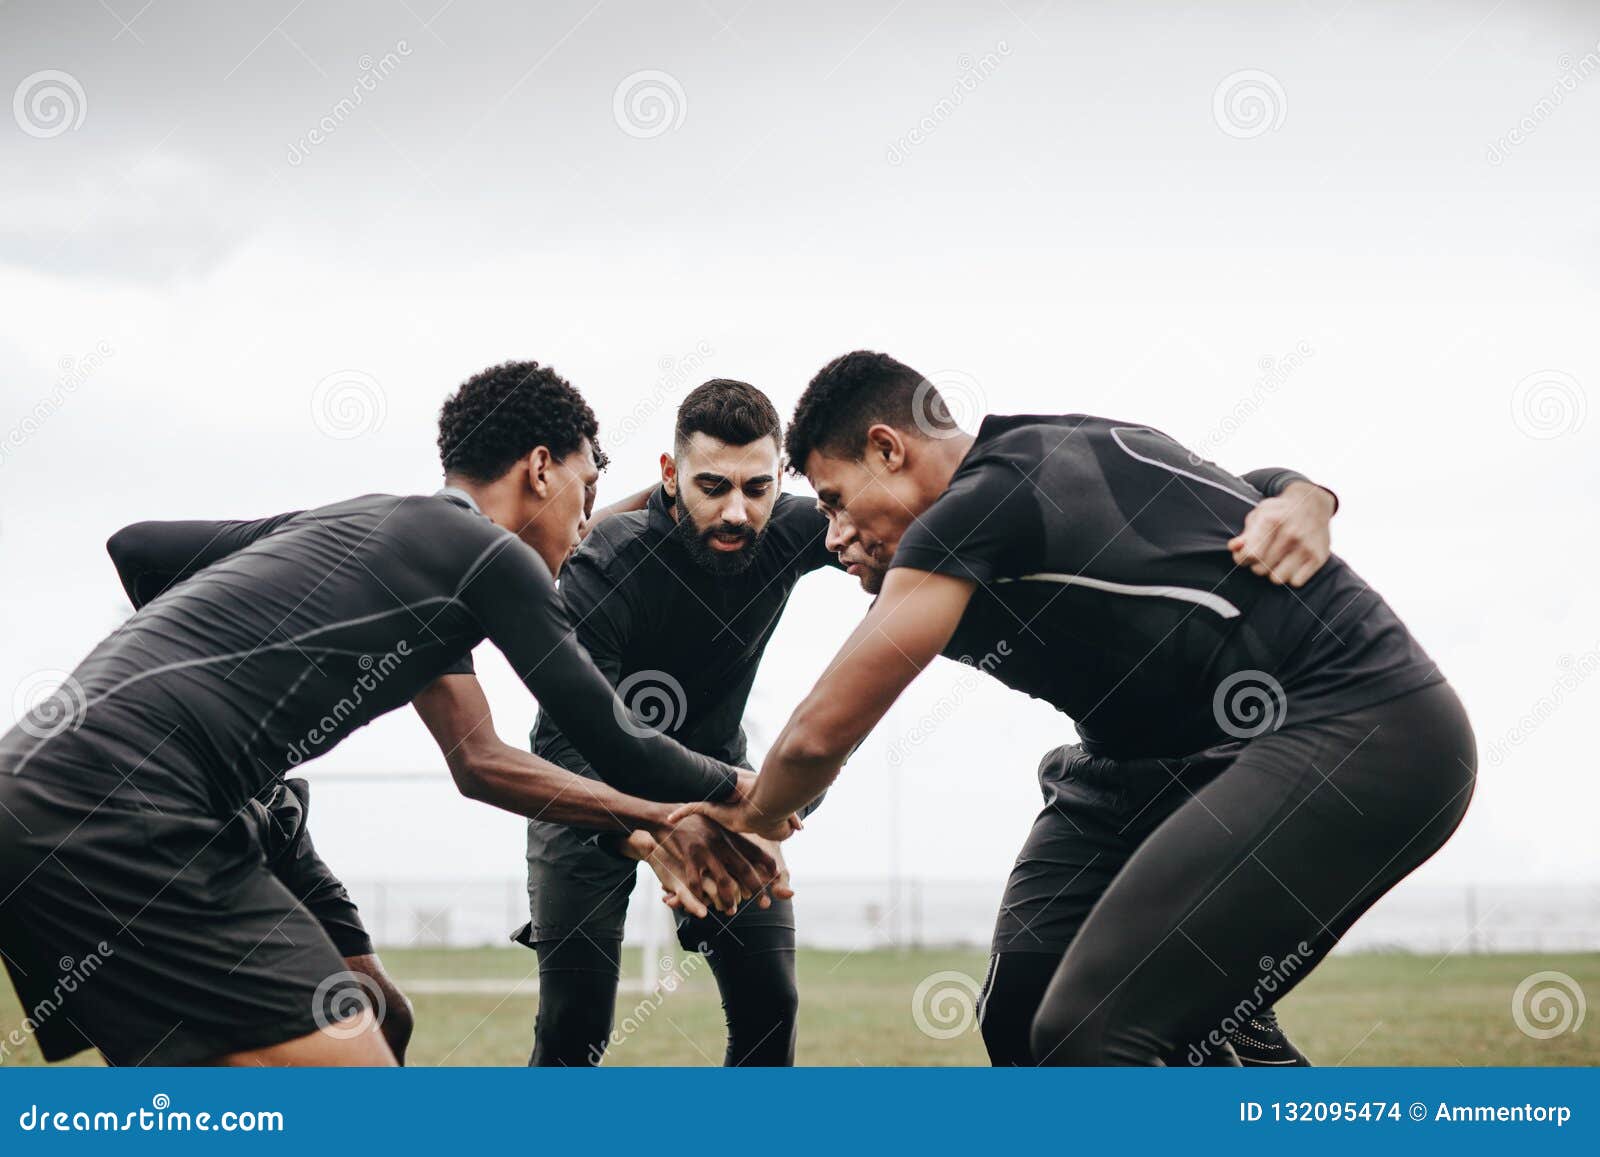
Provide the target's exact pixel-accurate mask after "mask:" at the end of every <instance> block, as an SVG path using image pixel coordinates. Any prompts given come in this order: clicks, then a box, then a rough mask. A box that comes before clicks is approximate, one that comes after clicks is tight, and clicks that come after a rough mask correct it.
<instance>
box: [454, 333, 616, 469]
mask: <svg viewBox="0 0 1600 1157" xmlns="http://www.w3.org/2000/svg"><path fill="white" fill-rule="evenodd" d="M599 429H600V424H599V423H598V422H597V421H595V416H594V411H593V410H591V409H590V408H589V403H588V402H585V401H584V400H583V395H582V394H580V393H578V391H577V390H575V389H573V387H572V383H570V382H568V381H567V379H565V378H563V377H562V376H561V375H560V374H558V373H556V372H555V370H553V369H551V368H550V367H549V366H541V365H540V364H539V363H538V362H503V363H501V364H500V365H498V366H490V367H489V368H488V369H486V370H484V371H483V372H482V373H477V374H473V375H472V377H470V378H468V379H467V380H466V381H465V382H463V383H462V384H461V388H460V389H458V390H457V391H456V392H455V393H453V394H451V395H450V396H449V397H448V398H446V399H445V400H444V405H443V406H441V407H439V461H440V462H442V463H443V464H444V472H445V473H446V474H456V475H460V476H461V477H463V478H468V479H471V480H472V481H474V482H493V481H494V480H495V479H496V478H499V477H500V476H501V475H503V474H504V473H505V472H506V471H507V470H509V469H511V466H512V464H513V463H514V462H516V461H517V460H518V459H520V458H525V457H526V456H527V455H529V454H531V453H532V452H533V450H534V449H535V447H538V446H543V447H545V448H546V449H548V450H549V451H550V453H551V454H552V455H553V456H554V457H555V459H556V461H558V462H559V461H561V460H562V459H564V458H566V456H567V455H568V454H571V453H572V452H573V451H575V450H577V449H578V448H579V447H580V446H582V445H583V440H584V439H585V438H587V439H589V441H590V443H591V444H592V445H593V446H594V460H595V463H596V465H598V466H599V467H600V468H601V469H602V470H603V469H605V466H606V456H605V454H603V453H602V452H601V450H600V443H599V441H598V440H597V437H596V436H597V434H598V433H599Z"/></svg>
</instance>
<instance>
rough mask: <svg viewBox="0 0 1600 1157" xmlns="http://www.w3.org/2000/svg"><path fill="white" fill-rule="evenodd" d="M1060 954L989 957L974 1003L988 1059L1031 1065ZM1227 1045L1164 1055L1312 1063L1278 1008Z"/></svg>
mask: <svg viewBox="0 0 1600 1157" xmlns="http://www.w3.org/2000/svg"><path fill="white" fill-rule="evenodd" d="M1060 965H1061V957H1060V956H1059V955H1054V954H1052V953H1049V952H997V953H995V955H993V956H991V957H990V958H989V974H988V976H987V977H986V978H985V979H984V982H983V994H982V996H981V997H980V998H979V1003H978V1026H979V1028H981V1029H982V1031H983V1045H984V1048H986V1049H987V1050H988V1051H989V1063H990V1064H992V1065H1001V1066H1006V1065H1014V1066H1024V1067H1026V1066H1031V1065H1033V1064H1035V1061H1034V1059H1033V1044H1032V1034H1033V1019H1034V1017H1036V1016H1037V1015H1038V1014H1039V1006H1040V1004H1042V1003H1043V1002H1044V994H1045V990H1046V989H1048V988H1049V987H1050V981H1051V980H1052V979H1054V977H1055V974H1056V969H1057V968H1059V967H1060ZM1227 1041H1228V1043H1227V1047H1213V1048H1204V1047H1202V1046H1203V1045H1204V1042H1200V1043H1199V1044H1197V1045H1196V1046H1194V1051H1193V1052H1191V1051H1190V1049H1189V1048H1183V1049H1180V1050H1179V1051H1178V1052H1176V1053H1174V1054H1173V1055H1171V1056H1169V1057H1166V1058H1164V1059H1165V1061H1166V1063H1167V1064H1169V1065H1187V1064H1194V1063H1195V1061H1196V1058H1197V1057H1198V1058H1199V1063H1201V1064H1204V1065H1207V1066H1220V1065H1232V1064H1233V1063H1234V1062H1235V1060H1237V1062H1238V1063H1239V1064H1241V1065H1243V1066H1245V1067H1247V1068H1254V1067H1257V1066H1260V1067H1270V1068H1280V1067H1296V1068H1305V1067H1307V1066H1309V1065H1310V1064H1311V1062H1310V1061H1309V1060H1307V1059H1306V1057H1305V1054H1304V1053H1302V1052H1301V1051H1300V1050H1299V1049H1298V1048H1296V1047H1295V1045H1294V1042H1293V1041H1291V1040H1290V1039H1289V1038H1288V1036H1287V1035H1286V1034H1285V1033H1284V1031H1283V1028H1282V1026H1280V1025H1279V1024H1278V1017H1277V1013H1276V1012H1274V1011H1273V1010H1272V1009H1270V1008H1266V1009H1262V1010H1261V1011H1260V1012H1258V1013H1256V1014H1255V1015H1253V1016H1251V1017H1250V1018H1249V1019H1248V1020H1247V1021H1246V1022H1245V1023H1243V1024H1241V1025H1239V1026H1238V1027H1237V1028H1235V1029H1234V1030H1233V1031H1232V1032H1230V1033H1228V1034H1227Z"/></svg>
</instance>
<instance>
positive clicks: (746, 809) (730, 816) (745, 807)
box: [667, 771, 805, 844]
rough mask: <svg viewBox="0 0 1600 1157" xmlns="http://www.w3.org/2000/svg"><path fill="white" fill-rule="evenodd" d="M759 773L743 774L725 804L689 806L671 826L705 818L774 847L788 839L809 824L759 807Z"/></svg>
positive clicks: (676, 814)
mask: <svg viewBox="0 0 1600 1157" xmlns="http://www.w3.org/2000/svg"><path fill="white" fill-rule="evenodd" d="M755 786H756V773H755V772H753V771H741V772H739V786H738V787H737V788H736V789H735V790H734V793H733V794H732V795H731V796H729V797H728V798H727V799H726V800H723V801H722V802H721V803H704V802H702V803H686V804H684V805H683V806H682V807H680V808H678V810H677V811H675V812H673V813H672V814H671V815H670V816H668V817H667V822H668V823H669V824H675V823H678V822H680V821H681V820H683V819H684V817H686V816H692V815H702V816H705V817H707V818H708V819H713V820H716V821H717V823H718V824H720V825H721V826H722V827H725V828H727V829H728V830H729V831H730V832H744V833H745V834H746V835H751V836H759V837H761V839H763V840H767V841H770V842H772V843H774V844H776V843H779V842H781V841H783V840H786V839H788V838H789V837H790V836H792V835H793V834H794V833H795V832H797V831H799V830H800V829H801V828H802V827H804V826H805V825H804V824H802V823H801V822H800V817H799V816H794V815H784V816H774V815H768V814H767V813H766V812H764V811H762V810H761V809H760V808H758V807H757V806H756V805H755V801H754V793H755Z"/></svg>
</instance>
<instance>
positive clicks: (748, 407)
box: [673, 378, 783, 452]
mask: <svg viewBox="0 0 1600 1157" xmlns="http://www.w3.org/2000/svg"><path fill="white" fill-rule="evenodd" d="M694 434H709V435H711V436H712V437H713V438H716V439H717V440H718V441H721V442H726V443H728V445H730V446H747V445H749V444H750V443H751V442H754V441H756V440H757V439H759V438H773V439H775V440H777V441H779V442H780V443H781V442H782V440H783V423H782V421H781V420H779V418H778V411H777V408H776V407H775V406H773V404H772V399H771V398H769V397H767V395H765V394H763V393H762V392H761V391H760V390H758V389H756V388H755V387H754V386H752V385H751V384H750V383H749V382H736V381H734V380H733V379H732V378H712V379H711V380H710V381H709V382H704V383H702V384H701V385H698V386H696V387H695V388H694V389H692V390H690V391H689V393H688V396H687V397H685V398H684V399H683V402H682V404H680V405H679V406H678V421H677V425H676V427H675V428H674V430H673V442H674V445H675V446H676V448H677V449H678V450H679V451H680V452H681V451H682V449H683V445H684V443H685V442H687V441H688V440H689V438H690V437H691V436H692V435H694Z"/></svg>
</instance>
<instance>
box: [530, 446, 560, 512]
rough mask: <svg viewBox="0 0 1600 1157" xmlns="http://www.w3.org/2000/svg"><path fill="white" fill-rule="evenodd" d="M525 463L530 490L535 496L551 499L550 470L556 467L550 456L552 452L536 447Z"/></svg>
mask: <svg viewBox="0 0 1600 1157" xmlns="http://www.w3.org/2000/svg"><path fill="white" fill-rule="evenodd" d="M523 461H524V462H525V463H526V464H527V469H528V488H529V489H531V490H532V491H533V493H534V496H535V497H537V498H540V499H545V498H548V497H550V487H551V480H550V468H551V467H552V466H553V465H555V459H554V458H552V457H551V456H550V450H549V449H548V448H547V447H545V446H535V447H534V448H533V452H532V453H531V454H529V455H528V456H527V457H526V458H525V459H523Z"/></svg>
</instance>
